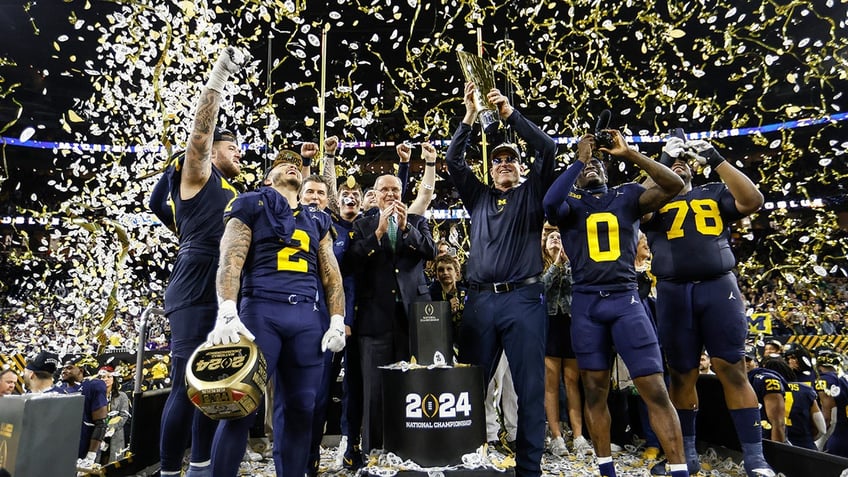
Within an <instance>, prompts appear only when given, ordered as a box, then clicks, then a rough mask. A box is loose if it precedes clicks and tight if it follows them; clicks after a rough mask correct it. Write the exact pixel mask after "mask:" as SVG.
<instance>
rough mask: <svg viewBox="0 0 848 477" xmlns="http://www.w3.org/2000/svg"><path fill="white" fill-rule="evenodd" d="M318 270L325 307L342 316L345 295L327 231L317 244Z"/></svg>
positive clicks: (333, 313)
mask: <svg viewBox="0 0 848 477" xmlns="http://www.w3.org/2000/svg"><path fill="white" fill-rule="evenodd" d="M225 237H226V235H225ZM318 270H319V273H320V274H321V282H322V283H323V284H324V295H325V296H326V297H327V309H328V311H329V312H330V315H331V316H332V315H341V316H344V314H345V297H344V286H343V285H342V273H341V271H340V270H339V264H338V262H337V261H336V256H335V255H334V254H333V239H332V238H331V237H330V233H329V232H328V233H326V234H324V238H322V239H321V242H319V244H318Z"/></svg>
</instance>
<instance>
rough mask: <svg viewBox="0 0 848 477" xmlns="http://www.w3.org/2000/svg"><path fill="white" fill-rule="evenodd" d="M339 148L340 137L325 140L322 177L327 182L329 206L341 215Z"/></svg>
mask: <svg viewBox="0 0 848 477" xmlns="http://www.w3.org/2000/svg"><path fill="white" fill-rule="evenodd" d="M338 147H339V138H338V136H330V137H328V138H327V139H324V170H323V171H321V176H322V177H324V179H326V180H327V187H329V188H330V189H329V190H327V204H328V208H329V209H330V210H331V211H332V212H333V213H335V214H338V213H339V191H338V187H337V186H336V180H337V179H336V149H338Z"/></svg>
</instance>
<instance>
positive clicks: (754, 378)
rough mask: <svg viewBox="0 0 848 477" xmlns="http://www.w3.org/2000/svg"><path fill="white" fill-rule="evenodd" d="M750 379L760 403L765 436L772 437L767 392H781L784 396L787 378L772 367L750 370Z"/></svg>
mask: <svg viewBox="0 0 848 477" xmlns="http://www.w3.org/2000/svg"><path fill="white" fill-rule="evenodd" d="M748 381H750V382H751V387H752V388H754V393H755V394H756V395H757V401H759V403H760V421H761V422H762V426H763V437H766V438H771V424H770V423H769V420H768V415H767V414H766V408H765V405H764V404H763V400H764V398H765V396H766V394H772V393H774V394H778V393H779V394H780V395H781V396H783V395H784V394H785V392H786V386H787V383H786V380H785V379H783V376H781V375H779V374H777V373H776V372H774V371H772V370H770V369H765V368H756V369H752V370H751V371H748ZM784 399H785V397H784Z"/></svg>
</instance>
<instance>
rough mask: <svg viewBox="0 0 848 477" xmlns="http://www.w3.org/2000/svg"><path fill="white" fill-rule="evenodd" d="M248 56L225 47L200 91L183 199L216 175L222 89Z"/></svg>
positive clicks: (186, 164) (181, 195) (185, 167)
mask: <svg viewBox="0 0 848 477" xmlns="http://www.w3.org/2000/svg"><path fill="white" fill-rule="evenodd" d="M248 59H249V55H246V54H245V53H244V52H242V51H240V50H238V49H236V48H233V47H232V46H230V47H227V48H225V49H224V51H222V52H221V54H220V55H218V59H217V60H216V61H215V66H214V67H213V68H212V71H211V72H210V73H209V80H208V81H207V82H206V86H205V87H204V88H203V89H202V90H201V91H200V97H199V98H198V99H197V110H196V111H195V113H194V122H193V124H192V127H191V137H190V138H189V141H188V145H187V147H186V158H185V165H184V166H183V172H182V180H181V181H180V197H182V198H183V199H190V198H192V197H194V196H195V194H197V192H198V191H200V189H202V188H203V186H204V185H206V181H207V180H208V179H209V176H210V175H211V174H212V152H213V151H212V139H213V138H214V135H215V124H216V123H217V122H218V110H219V109H220V106H221V91H223V89H224V84H225V83H226V81H227V79H228V78H229V77H230V75H232V74H234V73H236V72H237V71H238V70H239V68H241V65H243V64H245V62H246V61H247V60H248Z"/></svg>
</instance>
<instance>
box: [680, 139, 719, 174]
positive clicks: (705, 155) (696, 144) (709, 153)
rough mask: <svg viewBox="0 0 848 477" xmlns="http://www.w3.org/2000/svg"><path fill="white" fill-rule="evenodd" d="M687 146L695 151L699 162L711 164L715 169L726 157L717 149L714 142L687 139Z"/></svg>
mask: <svg viewBox="0 0 848 477" xmlns="http://www.w3.org/2000/svg"><path fill="white" fill-rule="evenodd" d="M686 147H687V148H688V149H691V150H692V151H694V152H695V154H696V156H695V159H697V161H698V163H699V164H701V165H702V166H703V165H705V164H706V165H709V166H710V167H711V168H713V169H715V168H716V167H717V166H718V165H719V164H721V163H722V162H724V158H723V157H721V154H719V153H718V151H716V149H715V148H714V147H713V145H712V144H710V143H709V142H707V141H705V140H703V139H693V140H691V141H686Z"/></svg>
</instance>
